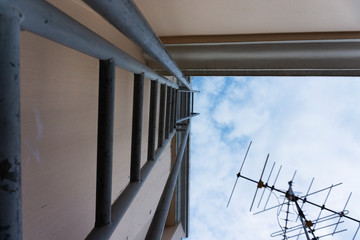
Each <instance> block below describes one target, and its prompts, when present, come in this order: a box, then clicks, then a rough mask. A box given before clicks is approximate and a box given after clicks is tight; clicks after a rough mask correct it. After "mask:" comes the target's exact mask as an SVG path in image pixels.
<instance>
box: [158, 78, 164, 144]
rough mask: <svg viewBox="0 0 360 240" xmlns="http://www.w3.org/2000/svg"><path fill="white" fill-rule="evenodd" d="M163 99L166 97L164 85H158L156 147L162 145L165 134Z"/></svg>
mask: <svg viewBox="0 0 360 240" xmlns="http://www.w3.org/2000/svg"><path fill="white" fill-rule="evenodd" d="M165 99H166V86H165V85H163V84H162V85H161V87H160V109H159V135H158V147H159V148H160V147H162V146H163V142H164V138H165V137H164V136H165Z"/></svg>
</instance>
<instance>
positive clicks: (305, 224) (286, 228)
mask: <svg viewBox="0 0 360 240" xmlns="http://www.w3.org/2000/svg"><path fill="white" fill-rule="evenodd" d="M251 144H252V141H250V143H249V146H248V148H247V150H246V154H245V156H244V159H243V161H242V163H241V167H240V170H239V172H238V173H237V174H236V181H235V184H234V187H233V189H232V191H231V194H230V197H229V201H228V203H227V207H229V204H230V201H231V199H232V196H233V193H234V190H235V187H236V185H237V182H238V180H239V178H243V179H245V180H247V181H249V182H253V183H255V184H256V185H257V186H256V190H255V194H254V197H253V199H252V202H251V205H250V212H251V211H252V208H253V206H254V203H255V200H256V196H257V194H258V191H259V190H260V189H262V190H263V191H262V194H261V196H260V199H259V202H258V204H257V208H259V207H260V205H261V202H262V199H263V197H264V194H265V192H266V190H267V191H268V192H269V194H268V197H267V200H266V202H265V204H264V207H263V209H262V210H260V211H258V212H256V213H254V215H256V214H259V213H263V212H266V211H269V210H271V209H277V210H278V211H277V218H278V223H279V226H280V230H279V231H276V232H273V233H272V234H271V235H270V236H271V237H277V238H280V237H281V239H282V240H288V239H294V240H299V239H304V237H305V239H306V240H318V239H322V238H325V237H330V236H334V235H335V234H339V233H342V232H345V231H347V229H339V226H342V223H344V220H350V221H352V222H355V223H357V224H358V227H357V229H356V231H355V233H354V235H353V237H352V240H355V237H356V236H357V233H358V231H359V229H360V220H358V219H355V218H353V217H350V216H349V211H348V210H347V209H346V207H347V205H348V203H349V201H350V198H351V194H352V193H350V195H349V197H348V198H347V201H346V202H345V206H344V208H343V209H342V210H340V211H335V210H333V209H331V208H330V207H327V205H326V203H327V201H328V199H329V196H330V193H331V192H332V190H333V189H334V188H335V187H337V186H339V185H341V184H342V183H338V184H334V185H331V186H329V187H326V188H323V189H320V190H316V191H313V192H310V190H311V187H312V185H313V182H314V178H313V179H312V180H311V183H310V186H309V187H308V190H307V192H306V194H305V195H300V194H299V193H297V192H295V191H294V178H295V176H296V171H295V173H294V174H293V177H292V179H291V180H290V181H289V182H288V188H287V189H286V190H282V189H279V188H277V187H276V186H275V185H276V182H277V179H278V177H279V174H280V172H281V169H282V166H280V167H279V170H278V171H277V174H276V177H275V179H274V181H273V183H272V184H270V183H269V181H270V179H271V175H272V173H273V170H274V168H275V162H274V163H273V164H272V167H271V170H270V173H269V175H268V177H267V179H266V181H265V182H264V180H263V177H264V172H265V169H266V166H267V163H268V160H269V156H270V154H268V155H267V157H266V160H265V164H264V166H263V169H262V172H261V175H260V179H259V180H253V179H251V178H249V177H246V176H244V175H243V174H242V173H241V171H242V169H243V166H244V163H245V161H246V158H247V156H248V153H249V150H250V147H251ZM321 192H325V193H326V198H325V200H324V201H323V203H322V204H319V203H316V202H314V201H310V200H309V199H308V198H309V197H310V196H313V195H316V194H319V193H321ZM272 195H275V196H276V198H277V201H278V204H276V205H274V206H272V207H267V205H268V202H269V199H270V197H271V196H272ZM278 195H280V196H278ZM305 206H307V207H311V208H312V209H313V210H314V209H315V210H317V211H319V213H318V214H316V215H317V216H316V217H314V216H310V214H306V211H307V210H305ZM298 220H300V222H298ZM281 222H282V223H281Z"/></svg>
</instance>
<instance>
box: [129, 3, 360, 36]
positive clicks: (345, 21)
mask: <svg viewBox="0 0 360 240" xmlns="http://www.w3.org/2000/svg"><path fill="white" fill-rule="evenodd" d="M135 3H136V4H137V6H138V7H139V9H140V10H141V12H142V13H143V14H144V16H145V17H146V19H147V20H148V21H149V23H150V24H151V26H152V28H153V29H154V31H155V32H156V33H157V35H158V36H186V35H229V34H230V35H231V34H258V33H293V32H344V31H360V1H359V0H212V1H211V0H151V1H149V0H135Z"/></svg>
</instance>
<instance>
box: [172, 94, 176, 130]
mask: <svg viewBox="0 0 360 240" xmlns="http://www.w3.org/2000/svg"><path fill="white" fill-rule="evenodd" d="M173 106H174V108H173V119H172V127H173V128H175V127H176V119H177V118H176V116H177V90H176V89H174V104H173Z"/></svg>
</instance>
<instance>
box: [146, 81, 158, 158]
mask: <svg viewBox="0 0 360 240" xmlns="http://www.w3.org/2000/svg"><path fill="white" fill-rule="evenodd" d="M157 100H158V83H157V81H151V90H150V114H149V134H148V154H147V160H148V161H153V160H154V158H155V137H156V112H157Z"/></svg>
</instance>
